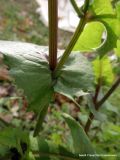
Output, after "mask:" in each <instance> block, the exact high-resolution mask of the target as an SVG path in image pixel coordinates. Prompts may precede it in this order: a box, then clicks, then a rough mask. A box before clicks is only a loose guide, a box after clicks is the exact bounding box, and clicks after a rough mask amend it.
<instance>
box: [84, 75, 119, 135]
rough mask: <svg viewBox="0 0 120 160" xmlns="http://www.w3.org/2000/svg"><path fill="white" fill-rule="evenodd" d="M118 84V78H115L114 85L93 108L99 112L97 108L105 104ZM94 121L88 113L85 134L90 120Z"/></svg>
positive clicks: (90, 122)
mask: <svg viewBox="0 0 120 160" xmlns="http://www.w3.org/2000/svg"><path fill="white" fill-rule="evenodd" d="M119 84H120V76H119V77H118V78H117V80H116V81H115V83H114V84H113V85H112V87H111V88H110V89H109V90H108V92H107V93H106V94H105V95H104V97H103V98H102V99H101V100H100V101H99V102H96V104H95V108H96V110H99V108H100V107H101V106H102V105H103V104H104V103H105V101H106V100H107V99H108V98H109V97H110V96H111V95H112V93H113V92H114V91H115V90H116V89H117V87H118V86H119ZM93 119H94V115H93V114H92V113H90V115H89V118H88V121H87V123H86V125H85V132H86V133H88V131H89V129H90V126H91V124H92V120H93Z"/></svg>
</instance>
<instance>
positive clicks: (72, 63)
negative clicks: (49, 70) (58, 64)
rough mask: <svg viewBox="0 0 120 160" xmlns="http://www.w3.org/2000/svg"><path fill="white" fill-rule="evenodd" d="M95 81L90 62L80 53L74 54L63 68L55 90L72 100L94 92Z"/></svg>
mask: <svg viewBox="0 0 120 160" xmlns="http://www.w3.org/2000/svg"><path fill="white" fill-rule="evenodd" d="M93 81H94V76H93V70H92V67H91V64H90V62H89V61H88V60H87V58H86V57H85V56H83V55H82V54H80V53H79V52H73V53H72V54H71V55H70V56H69V58H68V60H67V61H66V63H65V65H64V66H63V68H62V70H61V74H60V76H59V77H58V80H57V82H56V85H55V86H54V90H55V91H56V92H58V93H60V94H63V95H65V96H67V97H68V98H70V97H71V99H72V98H73V97H74V96H83V95H86V93H85V92H88V91H89V90H93Z"/></svg>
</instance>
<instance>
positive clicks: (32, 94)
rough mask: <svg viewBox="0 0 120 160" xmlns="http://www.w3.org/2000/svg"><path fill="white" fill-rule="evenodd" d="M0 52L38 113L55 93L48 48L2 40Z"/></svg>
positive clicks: (31, 105)
mask: <svg viewBox="0 0 120 160" xmlns="http://www.w3.org/2000/svg"><path fill="white" fill-rule="evenodd" d="M0 52H2V53H3V54H4V61H5V63H6V64H7V65H8V66H9V69H10V70H9V72H10V75H11V76H12V77H13V78H14V79H15V83H16V84H17V86H18V87H19V88H21V89H24V92H25V95H26V96H27V98H28V103H29V110H32V111H36V112H37V113H38V112H39V111H40V110H42V108H41V107H44V102H45V101H46V100H48V99H49V101H50V100H51V96H52V93H53V89H52V80H51V72H50V70H49V65H48V48H47V47H43V46H38V45H33V44H29V43H22V42H9V41H0Z"/></svg>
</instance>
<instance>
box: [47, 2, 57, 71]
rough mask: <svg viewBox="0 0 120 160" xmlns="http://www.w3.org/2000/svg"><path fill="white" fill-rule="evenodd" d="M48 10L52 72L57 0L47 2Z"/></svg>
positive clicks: (51, 67)
mask: <svg viewBox="0 0 120 160" xmlns="http://www.w3.org/2000/svg"><path fill="white" fill-rule="evenodd" d="M48 6H49V7H48V8H49V66H50V69H51V70H52V71H54V69H55V68H56V65H57V40H58V0H48Z"/></svg>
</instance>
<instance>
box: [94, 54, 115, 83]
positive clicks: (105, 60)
mask: <svg viewBox="0 0 120 160" xmlns="http://www.w3.org/2000/svg"><path fill="white" fill-rule="evenodd" d="M92 63H93V68H94V73H95V77H96V83H97V82H98V79H102V84H103V85H105V84H108V85H109V84H111V83H112V82H113V80H114V74H113V70H112V65H111V62H110V58H109V57H108V56H104V57H102V58H100V57H97V58H96V59H95V60H94V61H93V62H92Z"/></svg>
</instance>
